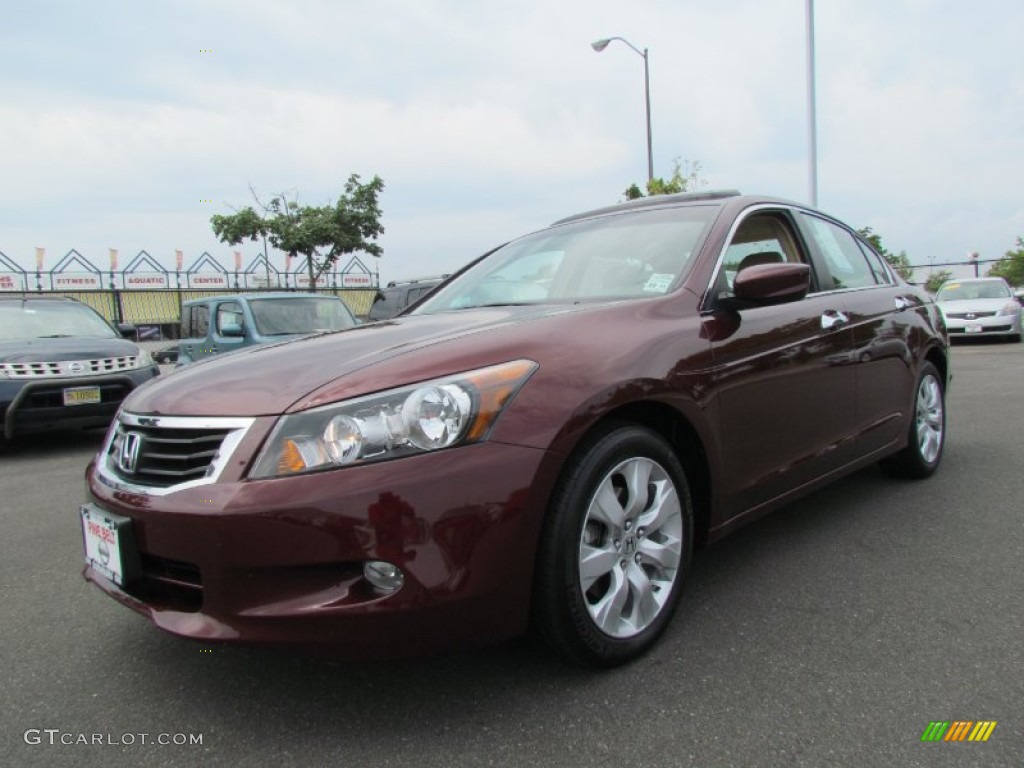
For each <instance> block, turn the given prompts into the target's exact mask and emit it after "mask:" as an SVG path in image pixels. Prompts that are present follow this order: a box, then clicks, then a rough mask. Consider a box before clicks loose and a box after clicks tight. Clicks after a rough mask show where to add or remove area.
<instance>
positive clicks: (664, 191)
mask: <svg viewBox="0 0 1024 768" xmlns="http://www.w3.org/2000/svg"><path fill="white" fill-rule="evenodd" d="M700 168H701V165H700V161H699V160H694V161H693V162H691V161H689V160H680V159H679V158H678V157H677V158H675V159H674V160H673V161H672V175H671V176H670V177H669V178H668V180H667V181H666V180H665V179H663V178H661V177H655V178H653V179H651V180H650V181H648V182H647V185H646V189H647V195H674V194H675V193H677V192H695V191H696V190H698V189H700V188H701V187H706V186H707V185H708V183H707V181H705V180H704V179H702V178H701V177H700ZM623 194H624V195H625V197H626V199H627V200H636V199H638V198H641V197H644V196H645V195H644V192H643V191H642V190H641V189H640V187H639V186H637V185H636V184H630V185H629V186H628V187H627V188H626V191H625V192H624V193H623Z"/></svg>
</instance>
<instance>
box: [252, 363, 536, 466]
mask: <svg viewBox="0 0 1024 768" xmlns="http://www.w3.org/2000/svg"><path fill="white" fill-rule="evenodd" d="M536 369H537V364H536V363H535V362H533V361H532V360H514V361H512V362H509V363H502V364H501V365H494V366H491V367H489V368H480V369H477V370H475V371H467V372H466V373H459V374H455V375H453V376H446V377H444V378H442V379H434V380H433V381H425V382H422V383H419V384H413V385H411V386H408V387H400V388H398V389H391V390H388V391H386V392H379V393H377V394H374V395H367V396H366V397H360V398H356V399H354V400H347V401H345V402H342V403H336V404H334V405H328V406H324V407H321V408H314V409H312V410H309V411H304V412H302V413H294V414H288V415H286V416H282V417H281V419H280V420H279V421H278V423H277V426H276V427H274V430H273V432H272V433H271V435H270V438H269V439H268V440H267V444H266V446H265V447H264V449H263V451H262V452H261V453H260V455H259V458H257V459H256V464H255V465H254V466H253V469H252V471H251V472H250V477H253V478H266V477H279V476H284V475H294V474H298V473H300V472H309V471H312V470H318V469H329V468H332V467H343V466H347V465H349V464H356V463H360V464H363V463H367V462H372V461H382V460H384V459H394V458H398V457H400V456H410V455H414V454H418V453H424V452H427V451H435V450H438V449H441V448H450V447H452V446H454V445H464V444H467V443H477V442H480V441H482V440H485V439H486V438H487V435H488V433H489V432H490V430H491V427H492V426H493V425H494V422H495V420H496V419H497V418H498V416H500V415H501V412H502V411H503V410H504V409H505V406H506V405H508V403H509V402H510V401H511V399H512V397H513V396H514V395H515V394H516V392H518V391H519V389H520V387H522V386H523V384H525V383H526V380H527V379H528V378H529V377H530V374H532V373H533V372H534V371H535V370H536Z"/></svg>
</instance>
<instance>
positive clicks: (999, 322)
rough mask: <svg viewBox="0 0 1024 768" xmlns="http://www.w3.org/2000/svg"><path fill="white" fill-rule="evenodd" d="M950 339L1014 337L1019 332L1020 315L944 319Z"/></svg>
mask: <svg viewBox="0 0 1024 768" xmlns="http://www.w3.org/2000/svg"><path fill="white" fill-rule="evenodd" d="M946 330H947V331H948V332H949V336H950V338H968V337H971V338H975V337H984V336H1015V335H1019V334H1020V332H1021V315H1020V313H1019V312H1018V313H1017V314H1016V315H992V316H990V317H979V318H975V319H971V320H968V319H963V318H950V317H947V318H946Z"/></svg>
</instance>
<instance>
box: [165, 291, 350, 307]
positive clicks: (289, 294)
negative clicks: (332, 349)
mask: <svg viewBox="0 0 1024 768" xmlns="http://www.w3.org/2000/svg"><path fill="white" fill-rule="evenodd" d="M308 298H317V299H337V300H338V301H341V298H340V297H338V296H335V295H334V294H333V293H297V292H295V291H272V292H267V293H218V294H217V295H216V296H204V297H203V298H200V299H189V300H188V301H186V302H185V303H186V304H202V303H204V302H207V301H221V300H223V299H308Z"/></svg>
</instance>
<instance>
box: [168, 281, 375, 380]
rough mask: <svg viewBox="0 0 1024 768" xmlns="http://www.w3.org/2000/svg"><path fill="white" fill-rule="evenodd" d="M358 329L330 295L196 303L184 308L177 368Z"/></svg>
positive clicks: (215, 299) (251, 297) (252, 296)
mask: <svg viewBox="0 0 1024 768" xmlns="http://www.w3.org/2000/svg"><path fill="white" fill-rule="evenodd" d="M357 324H358V321H357V320H356V319H355V317H354V316H353V315H352V313H351V312H350V311H349V309H348V307H347V306H346V305H345V302H343V301H342V300H341V299H339V298H338V297H337V296H330V295H326V294H318V293H252V294H230V295H225V296H210V297H207V298H205V299H193V300H192V301H186V302H184V303H183V304H182V305H181V339H180V341H179V342H178V362H177V364H178V366H179V367H180V366H182V365H187V364H188V363H191V362H195V361H196V360H201V359H203V358H204V357H209V356H211V355H219V354H223V353H225V352H232V351H234V350H236V349H241V348H242V347H249V346H253V345H254V344H268V343H270V342H274V341H283V340H285V339H290V338H296V337H298V336H308V335H310V334H313V333H321V332H324V331H340V330H344V329H345V328H352V327H354V326H355V325H357Z"/></svg>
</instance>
